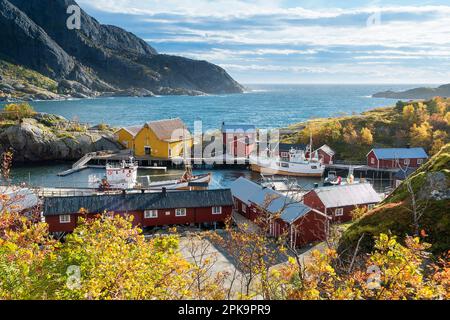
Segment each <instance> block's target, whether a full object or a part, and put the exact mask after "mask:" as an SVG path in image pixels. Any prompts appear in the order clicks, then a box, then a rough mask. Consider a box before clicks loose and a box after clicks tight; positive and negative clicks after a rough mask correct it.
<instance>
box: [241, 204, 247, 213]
mask: <svg viewBox="0 0 450 320" xmlns="http://www.w3.org/2000/svg"><path fill="white" fill-rule="evenodd" d="M241 210H242V212H247V205H246V204H245V203H243V204H242V208H241Z"/></svg>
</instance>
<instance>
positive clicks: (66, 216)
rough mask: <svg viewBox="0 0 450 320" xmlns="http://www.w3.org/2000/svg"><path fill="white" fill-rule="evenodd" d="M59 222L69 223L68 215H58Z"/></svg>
mask: <svg viewBox="0 0 450 320" xmlns="http://www.w3.org/2000/svg"><path fill="white" fill-rule="evenodd" d="M59 223H70V215H68V214H64V215H61V216H59Z"/></svg>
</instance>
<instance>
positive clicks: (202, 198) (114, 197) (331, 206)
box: [20, 119, 428, 247]
mask: <svg viewBox="0 0 450 320" xmlns="http://www.w3.org/2000/svg"><path fill="white" fill-rule="evenodd" d="M174 132H175V133H174ZM188 133H189V132H188V131H187V127H186V125H185V124H184V123H183V121H182V120H181V119H170V120H161V121H153V122H147V123H145V124H144V125H142V126H133V127H126V128H121V129H120V130H119V131H118V132H117V139H118V140H119V141H120V142H121V143H122V144H123V145H124V147H125V148H128V149H129V150H131V151H132V152H133V154H134V155H135V156H136V157H145V156H148V157H155V158H166V159H167V158H169V159H170V158H173V157H181V156H182V155H183V152H184V150H183V148H185V146H186V143H187V144H188V145H189V146H192V145H193V144H194V140H193V138H192V137H191V136H190V134H188ZM221 137H222V138H221V143H223V145H224V146H225V147H226V150H228V152H230V154H231V155H233V156H236V155H237V154H239V152H241V151H243V154H244V156H245V157H249V156H250V155H251V154H252V153H253V152H255V150H257V149H258V130H257V128H256V127H255V126H253V125H245V124H228V123H222V127H221ZM293 148H294V149H296V148H297V149H302V150H306V152H307V153H310V152H311V151H308V147H307V146H305V145H300V144H285V143H279V144H278V145H277V148H276V149H275V150H276V152H277V156H278V157H279V158H280V159H285V161H289V157H290V151H291V150H292V149H293ZM238 150H240V151H239V152H238ZM312 152H313V153H314V157H315V158H318V159H320V161H321V162H322V163H323V164H326V165H329V166H331V165H333V164H334V163H335V162H336V159H335V156H336V153H335V151H334V150H332V149H331V148H330V147H329V146H327V145H323V146H321V147H320V148H318V149H316V150H314V151H312ZM307 156H312V155H309V154H308V155H307ZM427 159H428V155H427V154H426V153H425V151H424V150H423V149H422V148H390V149H381V148H374V149H372V150H371V151H370V152H369V153H368V154H367V168H374V169H376V170H379V169H389V170H393V169H398V172H396V174H395V175H394V179H395V186H394V187H398V186H399V185H400V184H401V182H402V181H403V180H404V179H406V178H407V177H408V176H409V175H411V174H413V173H414V171H415V170H416V169H417V168H418V167H419V166H420V165H421V164H423V163H424V162H425V161H426V160H427ZM189 190H190V191H179V190H167V189H166V188H163V189H162V190H159V191H155V190H152V191H150V190H145V189H142V190H139V189H137V190H123V191H122V192H120V193H116V194H93V195H85V196H59V197H45V198H44V200H43V205H42V215H43V219H44V220H45V222H47V224H48V225H49V230H50V232H53V233H68V232H72V231H73V230H74V229H75V228H76V226H77V225H78V223H79V219H80V218H81V217H84V218H101V217H102V216H104V215H121V216H126V217H130V216H132V217H133V219H132V223H133V225H135V226H139V227H142V228H155V227H167V226H176V225H185V226H197V227H206V228H220V227H222V226H223V225H224V224H225V222H226V221H230V219H231V220H232V219H233V217H235V215H241V216H242V217H244V218H245V219H248V220H249V221H251V222H254V223H255V224H256V225H258V223H260V221H261V219H265V221H266V222H267V223H268V235H269V236H271V237H280V236H284V237H286V238H285V239H287V243H288V245H289V246H292V247H299V246H304V245H306V244H309V243H314V242H319V241H323V240H324V239H325V237H326V233H327V230H328V228H329V225H330V224H332V223H345V222H348V221H350V220H351V219H352V218H353V217H352V213H353V212H354V210H355V209H364V210H372V209H373V208H374V207H375V206H376V205H377V204H378V203H379V202H380V201H381V200H382V197H381V196H380V195H379V194H378V193H377V192H376V191H375V190H374V188H373V186H372V185H371V184H370V183H368V182H364V181H358V182H355V183H352V182H350V183H343V184H342V185H332V186H323V187H320V186H319V185H318V184H316V185H315V186H314V188H312V189H311V190H310V191H308V192H302V193H301V194H299V193H297V194H295V192H293V193H290V192H283V191H279V190H275V188H273V187H272V186H267V185H266V184H259V183H256V182H254V181H250V180H248V179H246V178H244V177H240V178H238V179H236V180H235V181H234V182H233V183H231V185H230V187H229V189H217V190H211V189H209V190H208V189H205V190H192V188H191V189H189ZM20 192H22V193H23V192H25V191H23V190H22V191H20ZM26 199H27V201H28V202H30V203H33V205H35V202H36V201H37V199H34V198H32V197H31V198H30V195H29V194H27V197H26ZM28 202H27V206H28V207H31V205H28Z"/></svg>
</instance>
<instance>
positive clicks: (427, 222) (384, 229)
mask: <svg viewBox="0 0 450 320" xmlns="http://www.w3.org/2000/svg"><path fill="white" fill-rule="evenodd" d="M432 172H442V173H444V174H445V175H446V177H447V187H450V185H449V183H450V144H447V145H446V146H445V147H443V148H442V149H441V151H440V152H438V153H437V154H436V155H435V156H433V157H432V158H431V159H430V160H429V161H428V162H427V163H426V164H424V165H423V166H422V167H421V168H420V169H419V170H418V171H417V172H416V173H415V174H413V175H412V176H410V177H409V178H408V180H409V181H410V182H411V185H412V187H413V190H414V192H415V193H416V194H417V192H419V191H420V190H421V189H423V188H424V186H425V181H426V178H427V175H428V174H429V173H432ZM424 201H426V202H424ZM425 203H426V209H425V212H424V214H423V216H422V218H421V219H420V228H421V229H423V230H424V231H425V233H426V234H427V236H426V237H425V239H424V241H426V242H428V243H430V244H431V245H432V247H431V250H432V252H433V253H435V254H440V253H444V252H446V251H447V250H449V248H450V214H449V212H450V201H449V200H448V199H445V200H433V199H429V200H420V201H419V205H420V204H425ZM410 208H411V205H410V195H409V193H408V192H407V190H406V186H405V183H403V184H402V185H401V186H400V187H399V188H397V189H396V190H395V191H394V192H393V193H392V194H391V195H390V196H389V197H388V198H387V199H386V200H385V201H383V203H381V205H380V206H378V207H377V208H376V209H374V210H372V211H370V212H369V213H367V214H366V215H365V216H364V217H362V218H361V219H360V220H358V221H356V222H355V223H353V224H352V225H351V226H350V227H349V228H348V229H347V230H346V232H344V234H343V236H342V238H341V241H340V245H339V248H340V250H344V249H345V248H354V247H355V245H356V243H357V242H358V240H359V238H360V237H361V235H362V234H364V235H365V236H364V238H363V241H362V242H361V249H362V250H363V251H365V252H370V251H371V250H372V248H373V237H374V236H378V235H379V234H380V233H386V234H394V235H397V236H398V237H399V238H400V239H404V237H405V235H412V234H413V226H412V214H411V211H410Z"/></svg>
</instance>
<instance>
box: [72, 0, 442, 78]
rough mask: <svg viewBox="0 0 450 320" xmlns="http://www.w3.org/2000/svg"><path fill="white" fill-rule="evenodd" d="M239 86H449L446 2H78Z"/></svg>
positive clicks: (99, 17)
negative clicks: (221, 71)
mask: <svg viewBox="0 0 450 320" xmlns="http://www.w3.org/2000/svg"><path fill="white" fill-rule="evenodd" d="M78 3H79V5H80V6H81V7H82V8H83V9H84V10H85V11H86V12H88V13H89V14H91V15H92V16H94V17H95V18H96V19H97V20H98V21H100V22H101V23H104V24H113V25H117V26H119V27H122V28H124V29H126V30H128V31H130V32H133V33H134V34H136V35H137V36H139V37H141V38H143V39H144V40H146V41H147V42H148V43H149V44H150V45H151V46H153V47H154V48H155V49H156V50H158V52H160V53H164V54H174V55H181V56H184V57H188V58H193V59H200V60H207V61H209V62H212V63H215V64H218V65H220V66H221V67H223V68H225V69H226V70H227V71H228V72H229V73H230V75H231V76H233V77H234V78H235V79H236V80H237V81H239V82H241V83H244V84H252V83H255V84H256V83H360V84H365V83H367V84H369V83H374V84H375V83H377V84H378V83H389V84H395V83H401V84H407V83H414V84H422V83H423V84H442V83H450V0H446V1H442V0H441V1H425V0H424V1H415V0H409V1H406V0H397V1H394V0H390V1H389V0H374V1H357V0H346V1H343V0H342V1H335V0H331V1H323V0H308V1H300V0H298V1H293V0H193V1H186V0H184V1H183V0H96V1H92V0H78Z"/></svg>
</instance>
